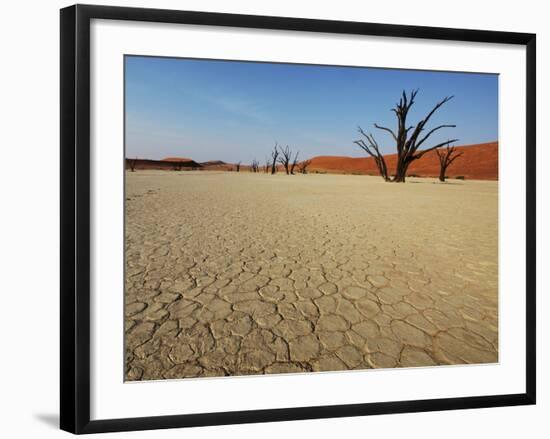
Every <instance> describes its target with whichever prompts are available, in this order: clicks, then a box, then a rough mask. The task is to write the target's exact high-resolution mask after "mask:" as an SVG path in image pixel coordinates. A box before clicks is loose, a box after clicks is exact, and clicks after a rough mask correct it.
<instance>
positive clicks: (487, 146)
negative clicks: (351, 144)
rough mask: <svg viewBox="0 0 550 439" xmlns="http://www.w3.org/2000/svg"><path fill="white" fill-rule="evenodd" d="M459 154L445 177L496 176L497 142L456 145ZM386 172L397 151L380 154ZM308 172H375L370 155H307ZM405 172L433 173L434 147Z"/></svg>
mask: <svg viewBox="0 0 550 439" xmlns="http://www.w3.org/2000/svg"><path fill="white" fill-rule="evenodd" d="M456 150H457V152H462V153H463V155H462V156H461V157H459V158H457V159H456V161H454V162H453V164H452V165H451V166H450V167H449V169H448V170H447V176H448V177H451V178H452V177H457V176H464V177H465V178H468V179H474V180H498V142H490V143H480V144H477V145H463V146H457V147H456ZM384 157H385V159H386V164H387V166H388V169H389V171H390V173H392V172H393V170H394V169H395V163H396V159H397V154H388V155H386V156H384ZM308 171H309V172H315V171H318V172H327V173H342V174H367V175H378V170H377V168H376V164H375V163H374V159H373V158H372V157H357V158H356V157H345V156H318V157H313V158H312V159H311V164H310V165H309V168H308ZM409 175H417V176H419V177H437V176H438V175H439V160H438V157H437V154H436V152H435V151H431V152H429V153H427V154H426V155H425V156H424V157H422V158H421V159H419V160H416V161H414V162H413V163H412V164H411V166H410V167H409Z"/></svg>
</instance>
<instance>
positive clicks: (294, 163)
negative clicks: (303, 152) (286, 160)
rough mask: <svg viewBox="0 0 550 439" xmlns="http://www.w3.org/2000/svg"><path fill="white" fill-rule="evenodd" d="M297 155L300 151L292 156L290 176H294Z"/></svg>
mask: <svg viewBox="0 0 550 439" xmlns="http://www.w3.org/2000/svg"><path fill="white" fill-rule="evenodd" d="M298 154H300V151H297V152H296V155H295V156H294V160H292V163H291V165H290V174H291V175H294V168H295V167H296V165H297V164H298Z"/></svg>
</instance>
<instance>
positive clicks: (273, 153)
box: [271, 143, 279, 175]
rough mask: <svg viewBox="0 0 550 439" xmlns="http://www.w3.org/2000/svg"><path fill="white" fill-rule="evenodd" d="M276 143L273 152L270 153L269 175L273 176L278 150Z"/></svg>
mask: <svg viewBox="0 0 550 439" xmlns="http://www.w3.org/2000/svg"><path fill="white" fill-rule="evenodd" d="M278 148H279V147H278V145H277V143H275V147H274V148H273V151H272V152H271V159H272V161H271V175H273V174H275V173H276V172H277V157H278V156H279V149H278Z"/></svg>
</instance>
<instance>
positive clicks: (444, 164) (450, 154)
mask: <svg viewBox="0 0 550 439" xmlns="http://www.w3.org/2000/svg"><path fill="white" fill-rule="evenodd" d="M435 152H436V153H437V157H438V158H439V165H440V166H439V181H443V182H444V181H445V178H446V174H447V168H448V167H449V166H450V165H451V163H452V162H454V161H455V160H456V159H457V158H459V157H460V156H461V155H463V154H464V153H463V152H457V151H456V148H455V147H454V146H450V145H447V148H445V149H444V150H443V151H441V150H440V149H436V150H435Z"/></svg>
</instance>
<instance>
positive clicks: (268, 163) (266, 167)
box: [264, 157, 271, 174]
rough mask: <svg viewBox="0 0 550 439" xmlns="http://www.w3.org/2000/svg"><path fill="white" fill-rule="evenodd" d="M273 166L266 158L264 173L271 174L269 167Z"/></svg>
mask: <svg viewBox="0 0 550 439" xmlns="http://www.w3.org/2000/svg"><path fill="white" fill-rule="evenodd" d="M270 166H271V161H270V160H269V159H268V158H267V157H266V158H265V165H264V172H265V173H266V174H267V173H268V172H269V167H270Z"/></svg>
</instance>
